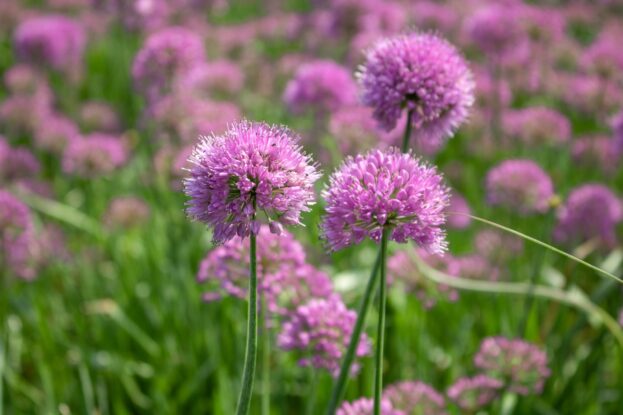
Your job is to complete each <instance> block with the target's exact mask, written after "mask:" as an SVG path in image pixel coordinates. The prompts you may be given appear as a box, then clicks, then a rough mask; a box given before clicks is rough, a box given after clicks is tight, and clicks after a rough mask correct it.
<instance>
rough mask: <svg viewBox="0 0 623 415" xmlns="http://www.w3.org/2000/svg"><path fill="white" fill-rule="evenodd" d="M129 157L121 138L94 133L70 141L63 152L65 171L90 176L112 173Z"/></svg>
mask: <svg viewBox="0 0 623 415" xmlns="http://www.w3.org/2000/svg"><path fill="white" fill-rule="evenodd" d="M127 159H128V151H127V149H126V148H125V146H124V144H123V142H122V141H121V139H120V138H118V137H116V136H111V135H108V134H102V133H92V134H89V135H87V136H85V137H84V138H82V139H77V140H73V141H71V142H69V143H68V145H67V147H66V148H65V151H64V153H63V171H65V173H69V174H75V175H78V176H81V177H85V178H89V177H95V176H100V175H104V174H108V173H112V172H113V171H115V170H116V169H118V168H119V167H121V166H122V165H123V164H125V162H126V161H127Z"/></svg>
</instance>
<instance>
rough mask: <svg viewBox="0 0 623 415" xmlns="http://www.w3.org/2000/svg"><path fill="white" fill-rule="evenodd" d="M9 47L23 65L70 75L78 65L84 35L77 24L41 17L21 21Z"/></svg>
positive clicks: (60, 19) (65, 20) (72, 21)
mask: <svg viewBox="0 0 623 415" xmlns="http://www.w3.org/2000/svg"><path fill="white" fill-rule="evenodd" d="M13 43H14V45H15V50H16V52H17V55H18V56H19V58H20V60H22V61H24V62H28V63H30V64H32V65H34V66H47V67H50V68H53V69H55V70H60V71H73V70H75V69H76V67H79V66H80V65H81V62H82V55H83V52H84V48H85V46H86V34H85V32H84V28H83V27H82V26H81V25H80V24H79V23H78V22H76V21H74V20H72V19H70V18H68V17H65V16H61V15H45V16H39V17H32V18H30V19H27V20H25V21H23V22H22V23H21V24H20V25H19V27H18V28H17V29H16V31H15V35H14V38H13Z"/></svg>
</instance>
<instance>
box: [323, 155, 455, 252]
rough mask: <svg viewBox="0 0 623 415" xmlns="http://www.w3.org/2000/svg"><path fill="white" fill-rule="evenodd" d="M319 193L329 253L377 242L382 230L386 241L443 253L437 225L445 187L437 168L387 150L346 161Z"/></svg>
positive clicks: (445, 197) (446, 197) (442, 236)
mask: <svg viewBox="0 0 623 415" xmlns="http://www.w3.org/2000/svg"><path fill="white" fill-rule="evenodd" d="M322 195H323V197H324V198H325V200H326V204H327V205H326V214H325V217H324V220H323V222H322V224H321V231H322V235H323V238H324V239H325V241H326V242H327V243H328V246H329V248H330V249H331V250H333V251H335V250H338V249H341V248H344V247H346V246H348V245H352V244H358V243H360V242H361V241H363V240H364V238H366V237H370V238H371V239H372V240H374V241H375V242H379V241H380V239H381V234H382V231H383V228H384V227H386V228H388V229H389V230H390V233H389V239H390V240H393V241H396V242H400V243H406V242H407V240H409V239H411V240H413V241H414V242H416V243H417V245H418V246H421V247H423V248H425V249H427V250H428V251H430V252H431V253H443V252H444V251H445V250H446V240H445V232H444V230H443V229H442V228H441V226H442V225H444V224H445V221H446V218H445V211H446V208H447V206H448V203H449V191H448V188H447V187H446V186H445V184H444V183H443V178H442V176H441V175H440V174H439V173H438V172H437V169H435V168H434V167H431V166H428V165H427V164H425V163H423V162H422V161H420V160H419V159H417V158H415V157H414V156H413V155H412V154H410V153H409V154H402V153H400V152H399V151H398V150H397V149H395V148H391V149H388V150H385V151H383V150H378V149H376V150H372V151H370V152H369V153H367V154H366V155H358V156H356V157H355V158H352V157H348V158H347V159H346V160H345V161H344V162H343V164H342V165H341V166H340V167H339V169H338V170H337V171H336V172H334V173H333V174H332V175H331V177H330V179H329V186H328V187H327V188H326V189H325V190H324V191H323V193H322Z"/></svg>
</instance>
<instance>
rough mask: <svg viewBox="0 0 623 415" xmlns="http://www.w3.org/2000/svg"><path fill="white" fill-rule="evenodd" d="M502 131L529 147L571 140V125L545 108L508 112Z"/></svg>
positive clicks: (563, 117) (565, 119)
mask: <svg viewBox="0 0 623 415" xmlns="http://www.w3.org/2000/svg"><path fill="white" fill-rule="evenodd" d="M503 124H504V130H505V131H506V133H508V134H509V135H511V136H512V137H514V138H517V139H519V140H521V141H522V142H524V143H525V144H529V145H544V144H548V145H556V144H563V143H566V142H568V141H569V140H570V139H571V123H570V122H569V120H568V119H567V117H565V116H564V115H563V114H561V113H560V112H558V111H556V110H553V109H551V108H547V107H528V108H523V109H520V110H513V111H508V112H507V113H505V114H504V118H503Z"/></svg>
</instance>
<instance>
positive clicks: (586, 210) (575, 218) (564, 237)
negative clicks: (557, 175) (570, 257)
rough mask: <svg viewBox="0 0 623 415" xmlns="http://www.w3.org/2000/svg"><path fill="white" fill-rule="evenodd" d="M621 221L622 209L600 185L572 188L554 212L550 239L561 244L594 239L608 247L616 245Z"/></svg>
mask: <svg viewBox="0 0 623 415" xmlns="http://www.w3.org/2000/svg"><path fill="white" fill-rule="evenodd" d="M621 220H623V206H622V204H621V201H620V200H619V199H618V198H617V196H616V195H615V194H614V193H612V191H611V190H610V189H609V188H608V187H606V186H604V185H601V184H593V183H591V184H585V185H583V186H580V187H577V188H575V189H574V190H573V191H572V192H571V193H570V194H569V197H568V198H567V201H566V202H565V204H564V206H562V208H561V209H560V211H559V212H558V224H557V226H556V229H555V231H554V237H555V238H556V239H557V240H558V241H561V242H567V243H573V242H583V241H586V240H588V239H592V238H594V239H596V240H597V241H598V242H599V243H601V244H604V245H606V246H612V245H614V244H615V243H616V225H617V224H618V223H619V222H621Z"/></svg>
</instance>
